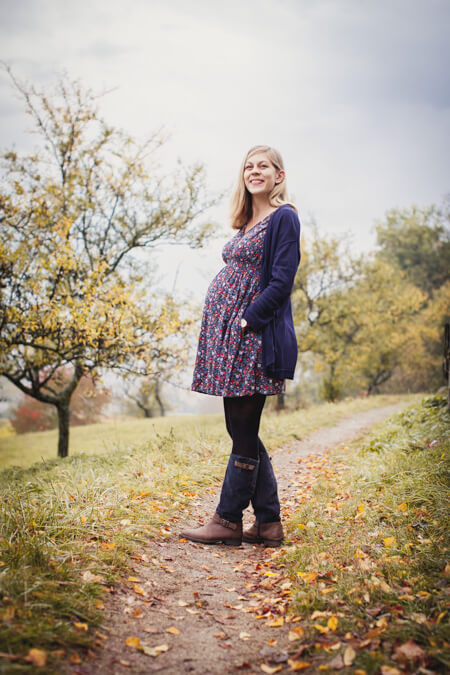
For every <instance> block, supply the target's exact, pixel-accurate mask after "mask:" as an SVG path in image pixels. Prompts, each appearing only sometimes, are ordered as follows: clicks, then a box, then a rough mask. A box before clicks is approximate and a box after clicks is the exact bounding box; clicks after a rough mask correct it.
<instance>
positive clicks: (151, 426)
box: [0, 396, 414, 468]
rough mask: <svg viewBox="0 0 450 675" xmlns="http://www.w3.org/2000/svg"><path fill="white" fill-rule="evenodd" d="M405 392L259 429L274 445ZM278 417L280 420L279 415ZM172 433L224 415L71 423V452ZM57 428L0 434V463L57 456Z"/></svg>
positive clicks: (271, 420)
mask: <svg viewBox="0 0 450 675" xmlns="http://www.w3.org/2000/svg"><path fill="white" fill-rule="evenodd" d="M402 399H408V400H411V401H412V400H414V397H405V396H403V397H402V396H372V397H370V398H359V399H348V400H345V401H341V402H339V403H323V404H320V405H314V406H312V407H310V408H308V409H307V410H304V409H301V410H297V411H294V412H285V413H284V412H283V413H282V417H279V416H278V415H276V414H270V415H268V414H267V413H266V414H265V415H263V422H262V433H263V434H264V437H265V439H266V440H267V442H268V443H269V444H271V445H272V446H273V447H276V446H277V445H281V444H282V443H285V442H288V441H290V440H292V439H299V438H303V437H304V436H305V435H306V434H308V433H310V432H311V431H313V430H314V429H317V428H319V427H320V426H324V425H327V424H334V423H335V422H336V421H337V420H338V419H340V418H341V417H343V416H345V415H350V414H352V413H353V412H358V411H360V410H368V409H370V408H373V407H377V406H382V405H388V404H389V403H393V402H396V401H400V400H402ZM281 420H282V423H280V421H281ZM167 434H173V435H174V436H175V437H176V438H177V439H179V440H180V441H182V440H183V439H184V438H192V439H198V440H199V441H200V442H201V438H202V437H203V436H204V435H205V434H207V435H208V436H209V437H211V438H212V439H215V438H222V437H223V436H224V434H225V431H224V423H223V415H192V416H191V415H178V416H175V415H174V416H170V417H159V418H152V419H133V420H117V421H108V422H102V423H100V424H90V425H87V426H81V427H72V428H71V429H70V452H69V454H70V455H79V454H88V455H92V454H105V453H109V452H111V451H114V450H125V449H126V448H128V447H130V446H133V447H136V446H139V445H144V444H147V443H152V442H155V441H156V440H157V439H158V437H159V436H166V435H167ZM57 439H58V437H57V431H56V429H55V430H52V431H40V432H34V433H27V434H20V435H17V436H8V437H6V438H1V437H0V467H1V468H4V467H8V466H23V467H25V466H30V465H31V464H33V463H34V462H41V461H42V460H48V459H53V458H54V457H55V456H56V448H57Z"/></svg>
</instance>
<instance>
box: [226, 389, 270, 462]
mask: <svg viewBox="0 0 450 675" xmlns="http://www.w3.org/2000/svg"><path fill="white" fill-rule="evenodd" d="M265 402H266V397H265V394H253V395H252V396H233V397H231V396H224V399H223V407H224V410H225V424H226V425H227V431H228V433H229V434H230V436H231V439H232V441H233V452H234V453H235V454H237V455H242V456H244V457H252V458H253V459H258V455H259V452H258V442H259V439H258V432H259V422H260V420H261V414H262V411H263V408H264V403H265Z"/></svg>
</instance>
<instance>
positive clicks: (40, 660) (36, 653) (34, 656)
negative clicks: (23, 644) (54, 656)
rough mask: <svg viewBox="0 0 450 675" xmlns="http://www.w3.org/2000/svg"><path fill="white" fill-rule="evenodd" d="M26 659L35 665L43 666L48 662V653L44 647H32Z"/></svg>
mask: <svg viewBox="0 0 450 675" xmlns="http://www.w3.org/2000/svg"><path fill="white" fill-rule="evenodd" d="M25 661H28V663H32V664H33V666H38V667H39V668H42V666H45V665H46V663H47V653H46V652H44V650H43V649H36V648H33V649H30V651H29V652H28V654H27V656H26V657H25Z"/></svg>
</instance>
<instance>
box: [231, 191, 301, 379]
mask: <svg viewBox="0 0 450 675" xmlns="http://www.w3.org/2000/svg"><path fill="white" fill-rule="evenodd" d="M299 263H300V221H299V218H298V215H297V213H296V211H295V210H294V209H293V208H292V207H291V206H289V205H288V204H284V205H283V206H280V207H279V208H278V209H277V210H276V211H274V212H273V213H272V215H271V216H270V219H269V223H268V225H267V230H266V236H265V238H264V249H263V259H262V270H261V289H262V290H261V292H260V293H259V295H258V296H257V297H256V298H255V300H254V301H253V302H252V303H251V304H250V305H249V306H248V307H247V309H246V310H245V312H244V318H245V319H246V320H247V322H248V325H249V328H250V330H253V331H255V332H257V333H259V332H261V333H262V365H263V371H264V374H265V375H266V376H267V377H275V378H278V379H281V380H284V379H285V378H287V379H289V380H292V379H293V377H294V371H295V366H296V363H297V353H298V349H297V339H296V336H295V330H294V321H293V319H292V307H291V297H290V296H291V292H292V286H293V284H294V278H295V274H296V272H297V268H298V265H299Z"/></svg>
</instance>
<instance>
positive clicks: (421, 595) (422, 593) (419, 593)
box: [416, 591, 431, 600]
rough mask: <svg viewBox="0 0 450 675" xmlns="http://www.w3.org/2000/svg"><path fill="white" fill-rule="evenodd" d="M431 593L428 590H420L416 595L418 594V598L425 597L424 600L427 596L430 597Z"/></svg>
mask: <svg viewBox="0 0 450 675" xmlns="http://www.w3.org/2000/svg"><path fill="white" fill-rule="evenodd" d="M430 595H431V593H428V591H418V592H417V593H416V596H417V597H418V598H423V599H424V600H426V599H427V598H429V597H430Z"/></svg>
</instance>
